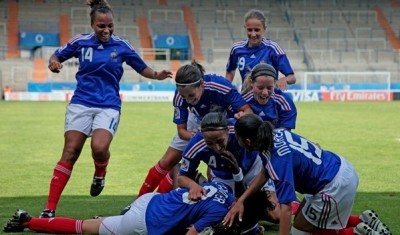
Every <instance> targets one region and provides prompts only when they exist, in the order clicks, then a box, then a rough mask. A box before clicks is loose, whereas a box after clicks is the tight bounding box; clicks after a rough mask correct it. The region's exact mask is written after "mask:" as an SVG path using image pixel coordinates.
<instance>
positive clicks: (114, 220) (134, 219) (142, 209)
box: [99, 193, 157, 235]
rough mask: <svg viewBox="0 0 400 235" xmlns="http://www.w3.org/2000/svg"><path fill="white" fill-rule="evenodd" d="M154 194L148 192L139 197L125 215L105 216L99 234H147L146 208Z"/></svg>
mask: <svg viewBox="0 0 400 235" xmlns="http://www.w3.org/2000/svg"><path fill="white" fill-rule="evenodd" d="M154 195H156V193H148V194H146V195H143V196H142V197H140V198H138V199H137V200H135V201H134V202H133V203H132V204H130V206H129V209H128V210H127V211H126V212H125V213H124V214H123V215H119V216H111V217H106V218H104V220H103V222H102V223H101V225H100V229H99V234H101V235H114V234H147V227H146V209H147V206H148V204H149V202H150V200H151V199H152V198H153V196H154ZM155 206H157V205H155Z"/></svg>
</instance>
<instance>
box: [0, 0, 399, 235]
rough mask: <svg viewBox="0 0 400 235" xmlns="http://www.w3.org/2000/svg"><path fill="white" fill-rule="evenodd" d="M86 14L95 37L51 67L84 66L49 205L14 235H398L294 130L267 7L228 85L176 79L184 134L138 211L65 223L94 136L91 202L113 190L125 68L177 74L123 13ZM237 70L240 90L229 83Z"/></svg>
mask: <svg viewBox="0 0 400 235" xmlns="http://www.w3.org/2000/svg"><path fill="white" fill-rule="evenodd" d="M88 5H89V6H90V7H91V11H90V19H91V26H92V28H93V30H94V32H93V33H90V34H80V35H77V36H76V37H74V38H72V39H71V40H70V41H69V42H68V43H67V44H66V45H65V46H63V47H61V48H59V49H57V50H56V51H55V52H54V54H53V55H52V56H51V58H50V60H49V69H50V70H51V71H52V72H56V73H58V72H60V70H61V69H62V63H63V62H64V61H66V60H68V59H70V58H72V57H77V58H79V60H80V61H79V62H80V68H79V71H78V73H77V74H76V79H77V88H76V90H75V92H74V96H73V98H72V100H71V103H70V104H69V105H68V107H67V112H66V123H65V145H64V149H63V153H62V156H61V159H60V161H59V162H58V163H57V165H56V167H55V168H54V172H53V178H52V180H51V183H50V192H49V196H48V201H47V204H46V206H45V208H44V210H43V212H42V213H41V214H40V216H39V218H34V217H32V216H31V215H29V214H28V212H26V211H24V210H18V211H17V212H16V213H15V215H14V216H13V218H12V219H10V221H9V222H8V223H7V224H6V226H5V227H4V231H5V232H21V231H24V229H25V228H28V229H30V230H33V231H41V232H47V233H63V234H70V233H77V234H82V233H83V234H263V233H264V228H263V227H262V226H259V224H258V221H260V220H266V221H269V222H272V223H275V224H279V231H280V234H293V235H300V234H314V235H317V234H326V235H329V234H341V235H346V234H359V235H374V234H386V235H388V234H391V233H390V231H389V229H388V228H387V226H386V225H384V224H383V223H382V222H381V221H380V219H378V215H377V214H376V213H375V212H374V211H372V210H367V211H364V212H362V213H361V215H352V214H351V211H352V206H353V203H354V199H355V195H356V191H357V186H358V175H357V173H356V171H355V170H354V168H353V166H352V164H351V163H350V162H349V161H347V160H346V159H345V158H343V157H342V156H340V155H338V154H336V153H334V152H331V151H328V150H324V149H323V148H321V147H320V145H319V144H317V143H314V142H312V141H310V140H308V139H306V138H304V137H302V136H300V135H298V134H295V133H293V132H291V130H293V129H295V123H296V117H297V110H296V107H295V105H294V103H293V101H292V99H291V97H290V95H289V94H288V93H286V92H285V90H286V89H287V85H290V84H294V83H295V82H296V78H295V76H294V72H293V70H292V68H291V65H290V63H289V60H288V58H287V57H286V54H285V52H284V50H283V49H282V48H281V47H280V46H279V45H278V44H277V43H276V42H274V41H272V40H269V39H267V38H265V37H264V36H263V35H264V33H265V31H266V18H265V16H264V15H263V13H262V11H259V10H250V11H249V12H248V13H247V14H246V15H245V29H246V32H247V36H248V38H247V39H246V40H243V41H241V42H237V43H235V44H234V45H233V47H232V49H231V53H230V55H229V60H228V64H227V67H226V71H227V72H226V75H225V76H220V75H215V74H206V73H205V68H204V67H203V66H202V65H201V64H199V63H198V62H196V61H192V63H191V64H187V65H184V66H182V67H180V68H179V70H178V71H177V73H176V74H175V82H176V91H175V96H174V99H173V106H174V119H173V121H174V123H175V124H176V126H177V134H176V136H175V137H174V138H173V140H172V142H171V144H170V146H169V147H168V149H167V151H166V153H165V154H164V156H163V157H162V158H161V159H160V161H158V162H157V163H156V164H155V165H154V167H152V168H151V169H150V170H149V173H148V175H147V176H146V178H145V180H144V183H143V185H142V187H141V189H140V191H139V194H138V196H137V198H136V199H135V200H134V202H133V203H132V204H131V205H129V206H128V207H127V208H126V209H125V210H124V211H123V213H121V215H116V216H109V217H104V218H101V217H99V218H94V219H88V220H77V219H71V218H65V217H56V216H55V210H56V207H57V204H58V200H59V199H60V197H61V194H62V191H63V189H64V187H65V185H66V184H67V182H68V180H69V178H70V175H71V172H72V168H73V165H74V164H75V162H76V161H77V159H78V158H79V155H80V153H81V150H82V148H83V146H84V143H85V141H86V139H87V138H88V137H91V148H92V156H93V159H94V164H95V173H94V177H93V183H92V185H91V189H90V194H91V195H92V196H98V195H99V194H100V193H101V192H102V190H103V188H104V185H105V175H106V168H107V165H108V160H109V158H110V151H109V146H110V144H111V141H112V139H113V136H114V134H115V132H116V131H117V127H118V123H119V116H120V109H121V100H120V97H119V86H118V83H119V81H120V79H121V77H122V73H123V69H122V64H123V63H124V62H126V63H127V64H128V65H130V66H131V67H132V68H133V69H134V70H136V71H137V72H138V73H140V74H141V75H142V76H144V77H147V78H149V79H157V80H163V79H166V78H169V77H172V73H171V72H170V71H168V70H162V71H159V72H157V71H154V70H153V69H151V68H149V67H148V66H147V65H146V63H145V62H144V61H143V60H142V59H141V58H140V57H139V56H138V54H136V52H135V50H134V49H133V47H132V46H131V45H130V44H129V42H127V41H125V40H123V39H121V38H119V37H118V36H116V35H115V34H113V28H114V21H113V12H112V9H111V7H110V5H109V4H108V3H107V2H106V1H105V0H89V1H88ZM237 69H238V70H239V72H240V75H241V77H242V81H243V84H242V87H241V88H240V89H239V88H237V87H234V86H233V85H232V83H231V81H232V80H233V78H234V76H235V71H236V70H237ZM279 73H281V74H283V76H282V77H281V78H279ZM239 90H240V91H239ZM201 162H203V163H205V164H206V165H207V167H208V168H207V169H208V170H207V174H206V177H204V176H203V175H202V174H201V173H199V169H198V167H199V165H200V163H201ZM155 190H157V191H156V192H154V191H155ZM298 195H301V196H300V197H301V198H302V200H300V199H299V197H298ZM235 198H236V199H235Z"/></svg>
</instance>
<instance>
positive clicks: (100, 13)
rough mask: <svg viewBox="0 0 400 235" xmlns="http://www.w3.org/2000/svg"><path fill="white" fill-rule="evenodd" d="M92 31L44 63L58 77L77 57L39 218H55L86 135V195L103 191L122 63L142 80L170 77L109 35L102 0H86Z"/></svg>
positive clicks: (118, 106)
mask: <svg viewBox="0 0 400 235" xmlns="http://www.w3.org/2000/svg"><path fill="white" fill-rule="evenodd" d="M87 5H89V6H90V7H91V11H90V20H91V22H90V23H91V26H92V28H93V31H94V32H93V33H90V34H78V35H76V36H75V37H74V38H72V39H71V40H70V41H69V42H68V43H67V44H66V45H64V46H63V47H61V48H59V49H57V50H56V51H55V52H54V54H53V55H52V56H51V57H50V60H49V65H48V67H49V69H50V71H52V72H54V73H59V72H60V70H61V69H62V67H63V65H62V63H63V62H64V61H66V60H68V59H70V58H72V57H76V58H78V59H79V71H78V72H77V73H76V80H77V87H76V90H75V92H74V95H73V97H72V99H71V103H70V104H69V105H68V107H67V111H66V114H65V133H64V139H65V141H64V149H63V151H62V155H61V159H60V160H59V162H58V163H57V165H56V166H55V168H54V172H53V177H52V179H51V182H50V190H49V196H48V199H47V204H46V206H45V209H44V210H43V212H42V213H41V215H40V216H41V217H54V216H55V210H56V207H57V204H58V201H59V199H60V197H61V193H62V191H63V190H64V187H65V186H66V184H67V183H68V180H69V178H70V176H71V173H72V168H73V166H74V164H75V162H76V161H77V160H78V158H79V155H80V153H81V151H82V148H83V146H84V143H85V141H86V139H87V138H88V137H91V138H92V139H91V149H92V157H93V160H94V165H95V172H94V176H93V183H92V185H91V188H90V195H92V196H93V197H95V196H97V195H99V194H100V193H101V191H102V190H103V188H104V183H105V175H106V167H107V165H108V160H109V158H110V150H109V148H110V144H111V141H112V139H113V136H114V134H115V132H116V131H117V127H118V123H119V118H120V110H121V99H120V96H119V81H120V80H121V77H122V74H123V67H122V64H123V63H124V62H126V63H127V64H128V65H130V66H131V67H132V68H133V69H134V70H135V71H137V72H138V73H140V74H141V75H142V76H144V77H147V78H152V79H157V80H162V79H165V78H167V77H172V73H171V72H170V71H167V70H162V71H161V72H156V71H154V70H152V69H151V68H150V67H148V66H147V65H146V64H145V62H144V61H143V60H142V59H141V58H140V57H139V55H138V54H137V53H136V52H135V50H134V49H133V47H132V46H131V45H130V44H129V42H127V41H125V40H122V39H121V38H119V37H117V36H116V35H114V33H113V32H114V20H113V12H112V9H111V7H110V5H109V4H108V3H107V1H105V0H89V1H88V2H87Z"/></svg>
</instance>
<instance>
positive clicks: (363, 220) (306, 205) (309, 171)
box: [223, 114, 391, 235]
mask: <svg viewBox="0 0 400 235" xmlns="http://www.w3.org/2000/svg"><path fill="white" fill-rule="evenodd" d="M235 133H236V136H237V138H238V141H239V143H240V145H241V146H243V147H245V148H246V149H248V150H257V151H259V154H260V156H261V157H262V160H263V165H264V167H263V168H262V171H261V172H260V174H259V175H258V176H257V177H256V179H255V180H254V181H253V182H252V184H251V185H250V186H249V188H247V189H246V191H245V192H244V193H243V194H242V196H241V197H240V198H239V199H238V200H237V201H236V203H235V204H234V205H233V206H232V208H231V209H230V211H229V212H228V214H227V215H226V217H225V218H224V221H223V222H224V223H225V224H228V225H230V224H232V223H233V222H234V219H235V218H236V216H237V215H239V220H241V216H242V213H243V210H244V209H245V207H244V205H243V202H244V201H246V199H247V198H248V197H249V196H250V195H251V194H252V193H254V192H256V191H258V190H259V189H260V188H261V187H262V186H263V185H264V183H265V182H266V181H267V180H268V179H272V180H273V181H274V183H275V187H276V193H277V195H278V199H279V202H280V203H281V207H280V208H281V213H280V216H281V217H280V223H279V234H280V235H285V234H290V233H291V234H292V235H303V234H310V233H311V234H315V235H316V234H324V235H330V234H341V235H350V234H360V235H378V234H391V233H390V231H389V229H388V228H387V227H386V226H385V225H384V224H383V223H382V222H381V221H380V220H379V219H378V218H377V215H376V214H375V213H374V212H373V211H365V212H364V213H362V215H361V216H356V215H351V214H350V213H351V210H352V207H353V203H354V199H355V195H356V191H357V186H358V175H357V172H356V171H355V170H354V168H353V166H352V165H351V163H350V162H348V161H347V160H346V159H344V158H343V157H341V156H339V155H337V154H335V153H333V152H330V151H328V150H323V149H321V148H320V147H319V146H317V145H316V144H314V143H313V142H311V141H309V140H307V139H306V138H304V137H301V136H299V135H297V134H294V133H292V132H289V131H286V130H283V129H275V130H274V129H273V127H272V125H271V124H270V123H269V122H264V121H263V120H262V119H261V118H260V117H259V116H257V115H255V114H247V115H244V116H242V117H240V118H239V119H238V120H237V122H236V123H235ZM296 191H297V192H299V193H302V194H305V197H304V199H303V201H302V202H301V204H300V207H299V210H298V213H297V214H296V216H295V218H294V220H293V227H292V230H291V225H292V223H291V222H292V221H291V214H292V213H291V212H292V211H291V208H290V203H291V202H292V201H293V200H295V199H296Z"/></svg>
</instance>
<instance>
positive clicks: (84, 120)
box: [40, 104, 93, 218]
mask: <svg viewBox="0 0 400 235" xmlns="http://www.w3.org/2000/svg"><path fill="white" fill-rule="evenodd" d="M92 112H93V109H91V108H88V107H85V106H83V105H77V104H69V105H68V106H67V110H66V113H65V128H64V131H65V132H64V148H63V152H62V155H61V159H60V161H59V162H58V163H57V165H56V167H55V168H54V172H53V177H52V179H51V182H50V189H49V196H48V199H47V203H46V206H45V210H43V212H42V213H41V215H40V217H43V218H48V217H54V216H55V209H56V207H57V203H58V201H59V199H60V197H61V193H62V191H63V190H64V187H65V185H66V184H67V183H68V180H69V178H70V176H71V172H72V168H73V165H74V164H75V162H76V161H77V160H78V158H79V155H80V154H81V152H82V148H83V145H84V144H85V141H86V139H87V137H88V136H89V135H90V132H91V130H92V117H91V115H88V114H91V113H92Z"/></svg>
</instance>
